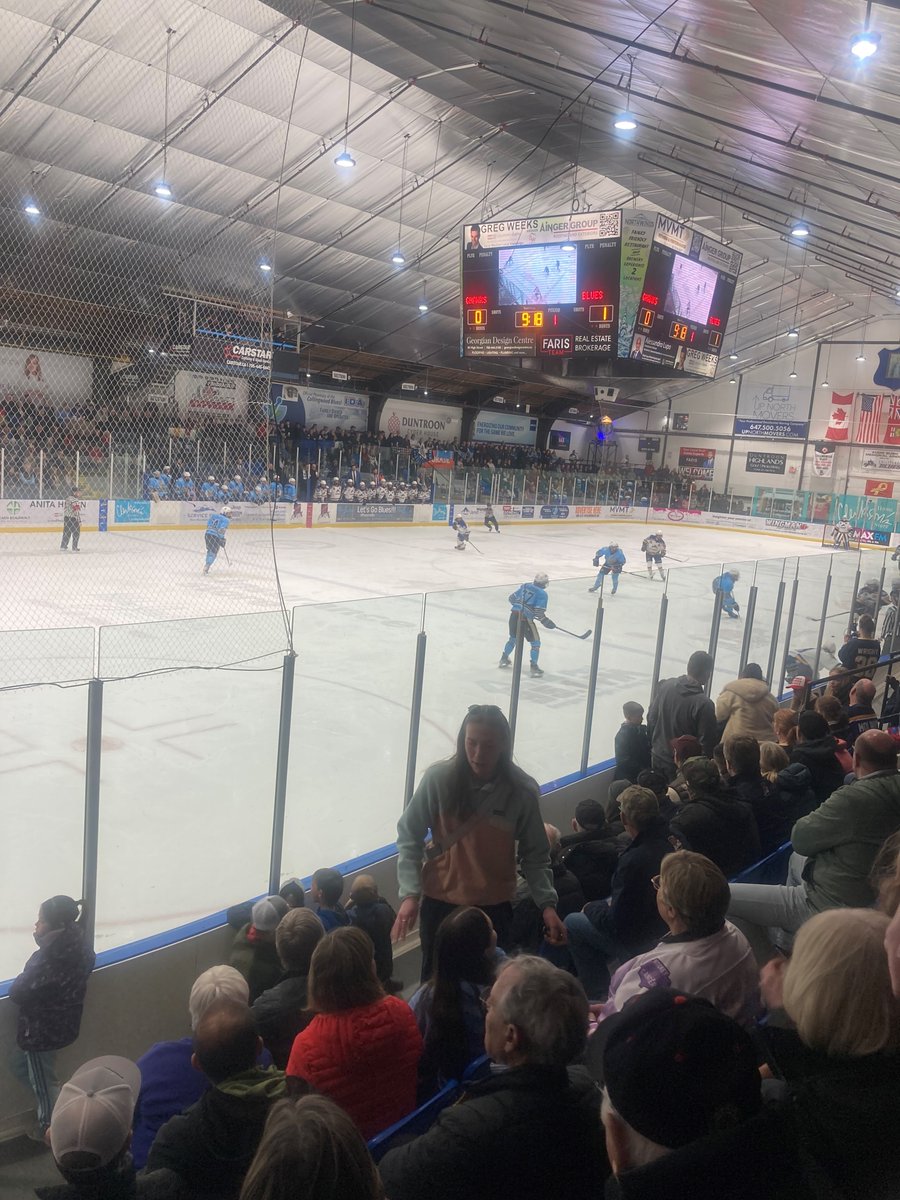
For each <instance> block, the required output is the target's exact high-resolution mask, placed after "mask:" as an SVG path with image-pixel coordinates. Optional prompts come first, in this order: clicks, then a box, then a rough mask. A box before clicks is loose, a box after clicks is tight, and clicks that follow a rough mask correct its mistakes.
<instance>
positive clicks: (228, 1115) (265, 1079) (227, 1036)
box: [146, 1001, 285, 1200]
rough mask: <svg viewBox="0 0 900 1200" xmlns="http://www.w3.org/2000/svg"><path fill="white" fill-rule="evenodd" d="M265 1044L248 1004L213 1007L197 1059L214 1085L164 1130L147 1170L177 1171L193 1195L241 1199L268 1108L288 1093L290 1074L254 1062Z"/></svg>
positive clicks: (200, 1030)
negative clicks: (286, 1084) (286, 1078)
mask: <svg viewBox="0 0 900 1200" xmlns="http://www.w3.org/2000/svg"><path fill="white" fill-rule="evenodd" d="M261 1049H262V1039H261V1038H260V1037H259V1035H258V1034H257V1032H256V1025H255V1024H254V1021H253V1014H252V1013H251V1012H250V1009H249V1008H247V1006H246V1005H245V1004H235V1003H233V1002H232V1001H223V1002H220V1003H219V1004H217V1005H215V1006H214V1007H213V1008H211V1009H208V1010H207V1012H206V1013H205V1014H204V1015H203V1016H202V1017H201V1018H200V1022H199V1024H198V1025H197V1028H196V1029H195V1030H194V1059H193V1061H194V1066H195V1067H196V1068H197V1070H198V1071H202V1072H203V1074H204V1075H205V1076H206V1077H207V1079H208V1080H209V1081H210V1083H211V1084H212V1087H211V1088H210V1089H209V1091H207V1092H204V1094H203V1095H202V1096H201V1097H200V1099H199V1100H198V1101H197V1103H196V1104H194V1105H193V1106H192V1107H191V1108H189V1109H188V1111H187V1112H186V1113H182V1114H181V1115H180V1116H177V1117H172V1118H170V1119H169V1120H168V1121H167V1122H166V1123H165V1125H163V1127H162V1129H160V1131H159V1133H158V1134H157V1135H156V1138H155V1140H154V1142H153V1145H152V1146H151V1147H150V1154H149V1156H148V1158H147V1167H146V1171H147V1173H148V1174H151V1173H152V1172H154V1171H160V1170H170V1171H174V1173H175V1174H176V1175H178V1176H179V1177H180V1179H181V1181H182V1183H183V1184H184V1186H185V1187H186V1188H187V1189H188V1191H189V1193H190V1194H191V1196H210V1195H212V1196H215V1197H216V1198H217V1200H232V1198H236V1197H237V1195H238V1193H239V1192H240V1190H241V1184H242V1183H243V1181H244V1175H245V1174H246V1172H247V1168H248V1167H249V1166H250V1163H251V1162H252V1160H253V1156H254V1154H255V1153H256V1147H257V1146H258V1144H259V1139H260V1138H261V1137H262V1131H263V1127H264V1125H265V1123H266V1117H267V1116H268V1113H269V1108H270V1107H271V1106H272V1104H273V1103H274V1102H275V1101H276V1100H278V1099H280V1098H281V1097H282V1096H284V1094H285V1082H284V1072H283V1071H279V1070H278V1068H277V1067H257V1066H256V1065H255V1064H256V1060H257V1057H258V1055H259V1053H260V1050H261Z"/></svg>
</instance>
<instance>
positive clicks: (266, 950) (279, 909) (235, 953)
mask: <svg viewBox="0 0 900 1200" xmlns="http://www.w3.org/2000/svg"><path fill="white" fill-rule="evenodd" d="M287 910H288V906H287V901H286V900H283V899H282V898H281V896H265V897H263V899H262V900H257V902H256V903H255V904H254V905H253V908H252V909H251V916H250V924H249V925H245V926H244V927H243V928H242V929H240V930H238V933H237V936H236V937H235V939H234V944H233V945H232V947H231V955H230V960H229V961H230V962H231V965H232V966H233V967H237V969H238V970H239V971H240V973H241V974H242V975H243V976H244V978H245V979H246V980H247V984H248V986H249V988H250V1003H251V1004H252V1003H253V1001H254V1000H255V999H256V998H257V996H260V995H262V993H263V992H264V991H266V989H267V988H270V987H274V986H275V984H276V983H277V982H278V980H279V979H280V978H281V963H280V962H279V959H278V951H277V950H276V949H275V930H276V929H277V928H278V922H279V921H280V920H281V918H282V917H283V916H284V914H285V913H286V912H287Z"/></svg>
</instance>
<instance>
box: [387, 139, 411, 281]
mask: <svg viewBox="0 0 900 1200" xmlns="http://www.w3.org/2000/svg"><path fill="white" fill-rule="evenodd" d="M408 150H409V134H408V133H404V135H403V161H402V162H401V164H400V213H399V217H398V220H397V249H396V250H395V251H394V253H393V254H392V255H391V262H392V263H393V264H394V266H395V267H402V266H403V264H404V263H405V262H406V258H405V256H404V254H403V251H402V250H401V248H400V247H401V246H402V245H403V190H404V188H405V187H406V155H407V152H408Z"/></svg>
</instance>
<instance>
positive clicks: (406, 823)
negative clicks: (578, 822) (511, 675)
mask: <svg viewBox="0 0 900 1200" xmlns="http://www.w3.org/2000/svg"><path fill="white" fill-rule="evenodd" d="M511 745H512V734H511V731H510V728H509V722H508V721H507V720H506V717H505V716H504V715H503V713H502V712H501V711H500V709H499V708H498V707H497V706H496V705H495V704H476V705H473V706H472V707H471V708H470V709H469V711H468V713H467V714H466V716H465V718H464V720H463V723H462V725H461V726H460V729H459V734H458V735H457V739H456V753H455V754H454V755H453V757H452V758H448V759H445V760H444V761H443V762H438V763H433V764H432V766H430V767H428V769H427V770H426V771H425V774H424V775H423V777H422V781H421V782H420V784H419V786H418V787H417V788H416V791H415V794H414V795H413V797H412V799H411V800H410V802H409V804H408V806H407V808H406V810H405V812H404V813H403V816H402V817H401V818H400V820H399V822H398V823H397V851H398V862H397V873H398V877H399V880H400V900H401V904H400V908H399V910H398V912H397V920H396V922H395V923H394V928H393V931H392V937H393V939H394V941H397V940H399V939H400V938H402V937H405V936H406V935H407V934H408V933H410V932H411V931H412V930H413V929H414V928H415V924H416V921H417V920H420V936H421V941H422V979H423V980H426V979H428V978H429V977H430V975H431V959H432V947H433V945H434V935H435V933H436V932H437V929H438V926H439V925H440V923H441V921H442V920H443V919H444V917H446V916H447V915H448V914H449V913H451V912H452V911H453V910H454V909H455V908H457V907H459V906H460V905H466V906H468V905H473V906H474V907H476V908H480V909H482V910H483V911H484V912H485V913H487V915H488V916H489V917H490V919H491V922H492V923H493V926H494V929H495V930H496V931H497V940H498V942H499V944H500V945H501V946H503V945H504V942H505V941H506V936H507V934H508V932H509V927H510V922H511V920H512V901H513V897H514V896H515V891H516V853H517V843H518V856H519V860H520V864H521V870H522V873H523V875H524V876H525V880H526V883H527V884H528V889H529V892H530V894H531V897H532V899H533V900H534V902H535V904H536V905H537V906H538V908H539V909H540V910H541V913H542V916H543V919H544V927H545V931H546V932H545V936H546V937H547V940H548V941H549V942H551V943H553V944H555V945H560V944H562V943H563V942H564V941H565V940H566V934H565V926H564V925H563V923H562V921H561V920H560V918H559V916H558V914H557V912H556V905H557V895H556V890H555V888H554V887H553V874H552V872H551V869H550V851H549V846H548V844H547V835H546V833H545V832H544V818H543V817H542V815H541V810H540V803H539V801H540V789H539V788H538V785H537V783H536V782H535V780H534V779H532V778H531V776H530V775H526V774H525V772H524V771H523V770H522V769H521V768H520V767H517V766H516V765H515V763H514V762H513V761H512V752H511Z"/></svg>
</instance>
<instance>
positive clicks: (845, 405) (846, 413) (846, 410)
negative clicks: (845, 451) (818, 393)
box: [825, 392, 853, 442]
mask: <svg viewBox="0 0 900 1200" xmlns="http://www.w3.org/2000/svg"><path fill="white" fill-rule="evenodd" d="M852 416H853V393H852V392H850V394H849V395H847V396H839V395H838V394H837V392H832V393H831V412H830V414H829V417H828V428H827V429H826V430H825V436H826V438H828V440H829V441H830V442H848V441H849V440H850V420H851V417H852Z"/></svg>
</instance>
